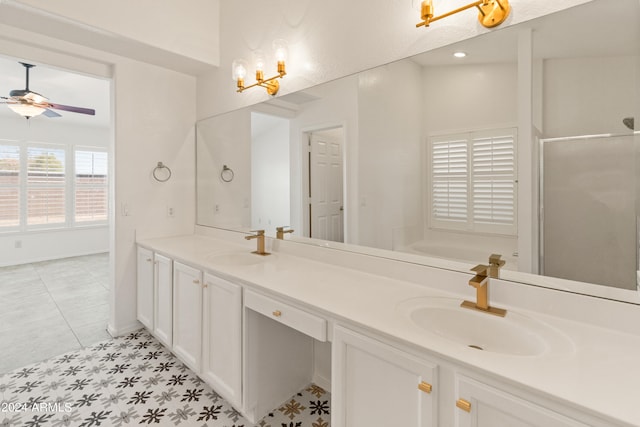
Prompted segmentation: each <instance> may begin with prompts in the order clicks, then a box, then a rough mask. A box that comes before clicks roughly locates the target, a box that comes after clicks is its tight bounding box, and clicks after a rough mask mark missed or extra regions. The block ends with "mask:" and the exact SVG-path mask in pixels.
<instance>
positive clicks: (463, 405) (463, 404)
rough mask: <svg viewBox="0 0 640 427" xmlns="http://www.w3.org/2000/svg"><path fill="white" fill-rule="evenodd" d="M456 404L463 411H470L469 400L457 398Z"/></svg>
mask: <svg viewBox="0 0 640 427" xmlns="http://www.w3.org/2000/svg"><path fill="white" fill-rule="evenodd" d="M456 406H457V407H458V408H460V409H462V410H463V411H466V412H471V402H469V401H468V400H464V399H458V400H456Z"/></svg>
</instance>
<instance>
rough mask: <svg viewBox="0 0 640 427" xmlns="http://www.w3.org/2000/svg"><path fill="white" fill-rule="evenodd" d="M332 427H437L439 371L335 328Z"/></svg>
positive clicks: (412, 358) (361, 336) (391, 348)
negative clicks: (437, 380) (437, 379)
mask: <svg viewBox="0 0 640 427" xmlns="http://www.w3.org/2000/svg"><path fill="white" fill-rule="evenodd" d="M332 346H333V356H332V358H333V360H332V388H333V396H332V405H333V408H332V415H331V426H332V427H389V426H402V427H436V426H437V425H438V412H437V409H438V406H437V405H438V393H439V390H438V385H437V382H436V378H437V366H436V365H432V364H430V363H428V362H426V361H424V360H421V359H418V358H416V357H414V356H412V355H409V354H406V353H404V352H401V351H399V350H397V349H395V348H393V347H391V346H389V345H386V344H383V343H381V342H379V341H376V340H374V339H371V338H369V337H366V336H363V335H360V334H357V333H355V332H353V331H350V330H348V329H345V328H341V327H339V326H338V327H336V328H335V331H334V335H333V344H332Z"/></svg>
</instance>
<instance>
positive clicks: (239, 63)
mask: <svg viewBox="0 0 640 427" xmlns="http://www.w3.org/2000/svg"><path fill="white" fill-rule="evenodd" d="M248 68H249V66H248V64H247V61H245V60H244V59H235V60H234V61H233V63H232V64H231V75H232V77H233V80H234V81H238V80H244V78H245V77H247V69H248Z"/></svg>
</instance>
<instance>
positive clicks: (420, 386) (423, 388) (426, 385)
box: [418, 381, 433, 393]
mask: <svg viewBox="0 0 640 427" xmlns="http://www.w3.org/2000/svg"><path fill="white" fill-rule="evenodd" d="M418 389H419V390H420V391H424V392H425V393H431V390H433V386H432V385H431V384H429V383H426V382H424V381H422V382H421V383H420V384H418Z"/></svg>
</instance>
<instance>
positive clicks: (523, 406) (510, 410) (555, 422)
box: [456, 376, 587, 427]
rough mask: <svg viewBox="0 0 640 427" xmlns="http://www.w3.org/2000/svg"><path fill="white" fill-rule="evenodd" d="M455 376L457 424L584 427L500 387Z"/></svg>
mask: <svg viewBox="0 0 640 427" xmlns="http://www.w3.org/2000/svg"><path fill="white" fill-rule="evenodd" d="M459 378H460V379H459V381H458V387H457V392H458V401H457V402H456V405H460V406H458V408H456V410H457V411H458V412H457V416H456V419H457V421H456V426H457V427H587V425H586V424H583V423H580V422H578V421H576V420H573V419H571V418H567V417H566V416H564V415H560V414H558V413H556V412H553V411H550V410H548V409H546V408H543V407H541V406H538V405H534V404H533V403H531V402H527V401H526V400H523V399H520V398H518V397H516V396H514V395H512V394H509V393H506V392H504V391H502V390H498V389H496V388H493V387H491V386H488V385H486V384H482V383H480V382H477V381H475V380H472V379H470V378H465V377H462V376H461V377H459ZM461 407H462V408H464V409H462V408H461Z"/></svg>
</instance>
